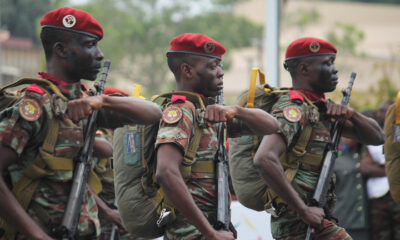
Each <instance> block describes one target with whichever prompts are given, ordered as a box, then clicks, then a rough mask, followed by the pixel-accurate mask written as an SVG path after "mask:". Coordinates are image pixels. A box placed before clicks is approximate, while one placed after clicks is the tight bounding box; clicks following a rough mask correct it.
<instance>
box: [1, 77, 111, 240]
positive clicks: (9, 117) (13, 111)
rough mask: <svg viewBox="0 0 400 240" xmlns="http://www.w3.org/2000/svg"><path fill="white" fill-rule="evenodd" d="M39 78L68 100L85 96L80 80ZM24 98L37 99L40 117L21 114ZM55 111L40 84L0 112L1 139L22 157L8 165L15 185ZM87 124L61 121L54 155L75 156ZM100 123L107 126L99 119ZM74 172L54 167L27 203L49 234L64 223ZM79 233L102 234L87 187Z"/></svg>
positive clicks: (40, 224) (95, 235)
mask: <svg viewBox="0 0 400 240" xmlns="http://www.w3.org/2000/svg"><path fill="white" fill-rule="evenodd" d="M39 77H42V78H45V79H48V80H50V81H52V82H53V83H54V84H56V85H57V86H58V88H59V89H60V91H61V92H62V93H63V95H64V96H65V97H67V98H68V99H69V100H72V99H77V98H80V97H81V96H82V91H81V89H82V87H84V86H83V85H81V84H80V83H73V84H66V83H65V82H62V81H61V80H58V79H56V78H55V77H54V76H51V75H50V74H46V73H41V75H39ZM25 99H34V100H35V101H36V102H37V103H39V104H40V105H39V106H40V107H39V108H41V111H42V112H41V115H40V117H39V118H38V119H37V120H35V121H28V120H26V119H24V118H23V116H21V113H20V110H19V108H20V105H21V103H22V102H23V101H24V100H25ZM53 110H54V109H53V107H52V103H51V96H50V95H49V94H47V93H45V92H44V91H43V90H41V89H40V88H39V87H38V86H35V85H31V86H30V87H28V88H27V90H26V91H24V92H22V95H21V99H20V100H18V102H16V103H15V104H14V105H13V106H11V107H9V108H6V109H3V110H2V111H1V112H0V119H1V121H0V142H1V143H2V144H3V145H5V146H8V147H10V148H12V149H13V150H14V151H15V152H16V153H17V154H18V157H19V158H20V159H21V160H22V161H21V162H19V163H18V164H14V165H11V166H9V172H10V175H11V180H12V184H13V185H15V184H16V182H17V181H18V179H19V178H20V177H21V175H22V171H23V170H24V169H25V168H26V167H27V166H28V165H29V164H30V163H31V162H32V161H33V160H34V158H35V156H36V155H37V154H39V148H40V147H41V145H42V143H43V141H44V138H45V137H46V133H47V129H48V127H49V124H50V121H51V119H52V118H55V115H54V113H53ZM104 114H105V113H104V112H103V111H99V118H101V117H102V116H104ZM86 124H87V121H86V120H82V121H81V122H80V124H79V125H75V124H73V123H72V122H71V120H66V119H62V120H60V126H59V131H58V136H57V141H56V144H55V151H54V156H56V157H63V158H70V159H71V158H73V157H74V156H75V155H76V153H77V152H78V151H79V149H80V148H81V147H82V145H83V142H84V139H83V138H84V136H83V129H84V128H85V126H86ZM98 124H99V125H100V126H107V125H106V124H105V123H102V122H100V121H99V122H98ZM72 175H73V172H72V171H67V170H55V171H54V174H52V175H49V176H46V177H44V178H42V179H41V181H40V183H39V186H38V187H37V189H36V191H35V192H34V195H33V197H32V200H31V202H30V204H29V205H28V208H27V212H28V214H29V215H30V216H31V217H32V218H33V220H34V221H35V222H36V223H38V224H39V226H41V227H42V228H43V229H44V230H45V231H46V232H47V233H49V234H50V230H51V228H52V227H55V226H59V225H60V223H61V220H62V217H63V214H64V210H65V208H66V203H67V200H68V195H69V191H68V189H69V187H70V185H71V184H70V182H71V179H72ZM78 234H79V236H80V239H88V238H97V237H98V236H99V235H100V222H99V219H98V208H97V205H96V202H95V199H94V197H93V195H92V194H91V192H89V191H88V189H86V190H85V196H84V202H83V204H82V207H81V211H80V219H79V225H78ZM19 238H23V236H22V235H21V234H20V235H19Z"/></svg>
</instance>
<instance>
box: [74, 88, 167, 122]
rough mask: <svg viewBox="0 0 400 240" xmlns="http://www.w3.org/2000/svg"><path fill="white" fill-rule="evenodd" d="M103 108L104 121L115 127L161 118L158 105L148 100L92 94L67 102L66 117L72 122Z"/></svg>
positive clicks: (154, 120)
mask: <svg viewBox="0 0 400 240" xmlns="http://www.w3.org/2000/svg"><path fill="white" fill-rule="evenodd" d="M101 108H103V109H105V110H106V112H107V114H106V116H105V117H106V118H107V119H106V121H105V122H107V123H109V124H110V125H112V126H105V127H117V126H122V125H125V124H136V123H137V124H149V123H153V122H156V121H158V120H159V119H160V118H161V109H160V107H159V106H158V105H157V104H155V103H153V102H150V101H146V100H142V99H140V98H135V97H117V96H108V95H100V96H92V97H87V98H81V99H75V100H72V101H69V102H68V107H67V117H68V118H70V119H71V120H72V121H73V122H78V121H79V120H82V119H86V118H88V117H89V115H90V114H91V113H92V111H93V110H95V109H101Z"/></svg>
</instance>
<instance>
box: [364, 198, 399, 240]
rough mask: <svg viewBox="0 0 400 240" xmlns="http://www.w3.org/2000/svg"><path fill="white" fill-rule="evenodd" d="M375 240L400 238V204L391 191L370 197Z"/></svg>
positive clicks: (395, 239)
mask: <svg viewBox="0 0 400 240" xmlns="http://www.w3.org/2000/svg"><path fill="white" fill-rule="evenodd" d="M369 203H370V205H369V207H370V213H371V230H372V231H371V232H372V239H373V240H400V205H399V204H397V203H396V202H395V201H394V200H393V198H392V197H391V196H390V194H389V193H387V194H385V196H383V197H380V198H375V199H370V202H369Z"/></svg>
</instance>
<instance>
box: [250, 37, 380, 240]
mask: <svg viewBox="0 0 400 240" xmlns="http://www.w3.org/2000/svg"><path fill="white" fill-rule="evenodd" d="M336 52H337V50H336V47H335V46H334V45H332V44H331V43H329V42H327V41H324V40H322V39H317V38H300V39H297V40H295V41H293V42H292V43H291V44H290V45H289V46H288V48H287V50H286V60H285V63H284V66H285V69H286V70H288V71H289V73H290V75H291V77H292V83H293V88H292V89H291V90H290V91H289V93H288V94H284V95H282V96H281V97H280V98H279V99H278V101H277V102H276V103H275V105H274V106H273V107H272V110H271V114H272V115H273V116H275V117H276V118H277V119H278V121H279V125H280V130H279V131H278V133H275V134H271V135H266V136H264V138H263V140H262V142H261V144H260V146H259V148H258V151H257V153H256V156H255V158H254V164H255V165H256V168H257V169H258V170H259V172H260V173H261V175H262V177H263V178H264V179H265V181H266V182H267V183H268V185H269V186H270V187H271V188H272V190H273V191H274V192H275V193H276V194H277V195H278V196H279V197H280V198H281V199H282V200H283V201H279V203H278V201H277V202H276V203H273V205H274V206H275V212H276V213H279V215H278V216H277V217H272V220H271V228H272V235H273V237H274V238H275V239H291V240H292V239H304V238H305V236H306V231H307V226H308V225H311V226H312V227H313V228H314V229H316V231H315V233H314V234H313V237H315V238H317V239H351V237H350V236H349V235H348V234H347V233H346V231H345V230H344V229H343V228H341V227H339V226H338V225H336V223H335V222H334V221H333V219H332V218H331V213H330V208H331V207H332V205H333V200H334V193H333V188H331V190H330V191H329V195H328V203H327V205H328V206H327V208H326V209H321V208H317V207H312V206H309V204H310V203H311V201H310V200H311V199H312V196H313V193H314V188H315V186H316V185H317V181H318V177H319V174H320V169H321V164H322V159H323V153H324V150H325V147H326V145H327V144H328V143H329V142H330V139H331V135H330V129H331V126H332V121H331V119H332V118H336V119H338V118H345V119H346V122H345V126H344V131H343V136H345V137H349V138H354V139H356V140H357V141H359V142H361V143H364V144H372V145H378V144H382V142H383V139H384V135H383V133H382V130H381V128H380V127H379V125H378V124H377V123H376V122H375V120H373V119H371V118H367V117H365V116H363V115H362V114H360V113H358V112H356V111H354V110H353V109H351V108H350V107H348V106H343V105H340V104H335V103H333V102H331V101H328V100H326V98H325V95H324V93H326V92H331V91H333V90H335V88H336V85H337V83H338V77H337V72H338V70H337V69H336V67H335V64H334V63H335V58H336ZM308 124H311V126H312V131H311V132H310V134H311V135H310V137H309V141H308V142H307V143H306V148H305V151H304V152H298V153H293V152H291V150H292V149H291V148H292V147H293V146H294V145H295V144H296V141H298V139H299V135H300V134H301V132H302V131H303V130H304V129H305V128H306V126H307V125H308ZM285 152H286V153H287V156H288V158H290V159H289V160H288V161H290V162H295V163H296V164H295V166H296V168H298V169H296V170H297V173H296V175H294V178H293V180H292V182H291V183H290V182H289V181H288V179H287V177H286V175H285V174H284V171H283V168H282V165H281V163H280V159H279V157H280V156H281V155H282V154H283V153H285Z"/></svg>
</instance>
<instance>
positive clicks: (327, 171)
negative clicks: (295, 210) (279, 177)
mask: <svg viewBox="0 0 400 240" xmlns="http://www.w3.org/2000/svg"><path fill="white" fill-rule="evenodd" d="M355 78H356V73H355V72H352V73H351V76H350V80H349V83H348V86H347V89H345V90H342V93H343V98H342V101H341V103H340V104H342V105H347V104H349V101H350V94H351V89H352V88H353V83H354V80H355ZM345 122H346V120H345V119H340V120H337V121H336V122H335V123H334V125H333V128H332V130H333V131H332V133H333V137H332V140H331V142H330V143H329V144H328V146H327V148H326V150H325V154H324V160H323V165H322V169H321V174H320V175H319V178H318V183H317V188H316V189H315V192H314V196H313V199H312V202H313V205H315V206H318V207H321V208H323V207H324V206H325V203H326V194H327V193H328V188H329V184H330V181H331V177H332V172H333V167H334V165H335V161H336V158H337V154H338V145H339V141H340V136H341V135H342V130H343V127H344V124H345ZM311 233H312V227H311V226H308V229H307V235H306V240H310V239H311Z"/></svg>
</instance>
